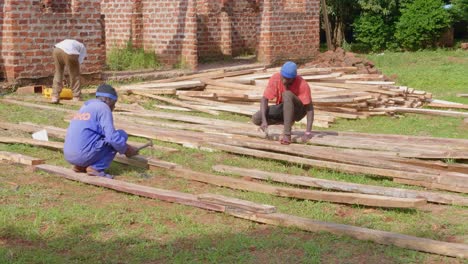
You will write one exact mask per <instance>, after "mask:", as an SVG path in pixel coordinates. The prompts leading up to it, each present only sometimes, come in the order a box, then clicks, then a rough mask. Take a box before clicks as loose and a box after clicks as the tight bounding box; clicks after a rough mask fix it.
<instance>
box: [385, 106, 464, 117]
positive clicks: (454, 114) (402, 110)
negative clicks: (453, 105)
mask: <svg viewBox="0 0 468 264" xmlns="http://www.w3.org/2000/svg"><path fill="white" fill-rule="evenodd" d="M390 109H392V110H393V111H394V112H397V113H413V114H424V115H436V116H449V117H463V118H466V117H468V113H466V112H457V111H444V110H433V109H416V108H404V107H391V108H390Z"/></svg>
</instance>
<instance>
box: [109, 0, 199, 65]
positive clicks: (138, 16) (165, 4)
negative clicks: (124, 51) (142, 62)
mask: <svg viewBox="0 0 468 264" xmlns="http://www.w3.org/2000/svg"><path fill="white" fill-rule="evenodd" d="M195 6H196V3H195V0H157V1H155V0H131V1H129V0H102V13H103V14H104V15H105V23H106V42H107V50H110V49H111V48H112V47H120V48H122V47H124V46H125V44H126V43H127V42H128V41H129V40H132V42H133V44H134V46H136V47H143V48H144V49H145V50H146V51H154V52H155V53H156V54H157V55H158V58H159V59H160V60H161V62H163V63H164V64H166V65H175V64H183V65H184V66H187V67H190V68H194V67H196V66H197V61H198V58H197V53H196V51H197V40H196V25H197V24H196V17H195Z"/></svg>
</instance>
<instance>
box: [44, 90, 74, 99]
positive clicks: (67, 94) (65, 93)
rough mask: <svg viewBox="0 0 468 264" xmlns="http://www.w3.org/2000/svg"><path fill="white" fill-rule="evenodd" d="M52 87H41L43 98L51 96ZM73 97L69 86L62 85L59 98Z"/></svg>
mask: <svg viewBox="0 0 468 264" xmlns="http://www.w3.org/2000/svg"><path fill="white" fill-rule="evenodd" d="M52 91H53V90H52V88H44V89H42V95H43V96H44V97H45V98H50V97H52ZM72 98H73V92H72V90H71V89H70V88H67V87H64V88H63V89H62V92H61V93H60V99H72Z"/></svg>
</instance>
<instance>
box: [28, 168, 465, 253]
mask: <svg viewBox="0 0 468 264" xmlns="http://www.w3.org/2000/svg"><path fill="white" fill-rule="evenodd" d="M35 169H36V170H40V171H45V172H49V173H53V174H56V175H59V176H62V177H64V178H67V179H70V180H74V181H80V182H83V183H86V184H91V185H96V186H101V187H105V188H109V189H113V190H116V191H120V192H126V193H131V194H135V195H139V196H143V197H148V198H152V199H159V200H162V201H166V202H172V203H180V204H184V205H189V206H194V207H198V208H202V209H206V210H212V211H218V212H225V213H227V214H229V215H232V216H235V217H238V218H243V219H248V220H251V221H255V222H259V223H265V224H271V225H277V226H285V227H296V228H299V229H302V230H306V231H310V232H321V231H325V232H330V233H334V234H337V235H348V236H351V237H354V238H356V239H360V240H370V241H374V242H376V243H380V244H385V245H395V246H398V247H403V248H409V249H413V250H419V251H424V252H429V253H434V254H440V255H446V256H452V257H461V258H467V257H468V246H467V245H465V244H458V243H448V242H441V241H435V240H430V239H425V238H418V237H413V236H407V235H401V234H397V233H391V232H386V231H379V230H373V229H367V228H362V227H355V226H349V225H342V224H334V223H327V222H321V221H316V220H311V219H307V218H302V217H297V216H292V215H286V214H280V213H269V214H261V213H254V212H250V211H244V210H239V208H226V207H225V206H222V205H217V204H212V203H208V202H203V201H200V200H198V199H197V197H196V196H195V195H192V194H187V193H181V192H176V191H168V190H162V189H156V188H153V187H147V186H141V185H137V184H132V183H127V182H123V181H119V180H110V179H106V178H102V177H91V176H86V175H84V174H82V173H75V172H73V171H72V170H69V169H64V168H60V167H56V166H51V165H45V164H43V165H37V166H35Z"/></svg>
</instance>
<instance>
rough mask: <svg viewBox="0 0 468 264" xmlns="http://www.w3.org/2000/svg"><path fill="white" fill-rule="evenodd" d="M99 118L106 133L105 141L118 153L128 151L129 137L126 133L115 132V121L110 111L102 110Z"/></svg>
mask: <svg viewBox="0 0 468 264" xmlns="http://www.w3.org/2000/svg"><path fill="white" fill-rule="evenodd" d="M106 107H107V106H106ZM99 116H100V117H99V118H98V120H99V122H100V125H101V126H102V129H103V132H104V137H105V139H104V140H105V141H106V142H107V143H109V144H110V145H111V146H112V147H113V148H114V149H115V150H116V151H117V152H119V153H120V154H124V153H125V152H126V151H127V138H128V136H127V135H126V133H122V132H119V131H117V130H115V128H114V119H113V116H112V112H111V111H110V109H105V110H104V109H101V112H100V114H99Z"/></svg>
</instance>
